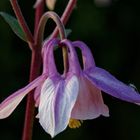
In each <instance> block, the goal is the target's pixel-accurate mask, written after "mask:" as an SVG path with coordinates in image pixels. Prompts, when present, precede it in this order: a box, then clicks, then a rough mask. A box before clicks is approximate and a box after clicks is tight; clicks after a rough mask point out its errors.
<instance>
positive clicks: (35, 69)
mask: <svg viewBox="0 0 140 140" xmlns="http://www.w3.org/2000/svg"><path fill="white" fill-rule="evenodd" d="M43 9H44V1H42V2H41V3H40V5H39V6H38V7H37V8H36V11H35V26H34V34H35V33H36V30H37V28H38V24H39V21H40V18H41V16H42V14H43V11H44V10H43ZM32 45H33V46H34V48H35V49H34V50H33V51H32V59H31V69H30V82H31V81H32V80H34V79H35V78H36V77H38V76H39V74H40V68H41V63H42V59H41V47H40V46H37V45H34V44H32ZM33 93H34V91H32V92H31V94H28V97H27V104H26V113H25V121H24V129H23V136H22V140H31V139H32V133H33V122H34V110H35V103H34V96H33Z"/></svg>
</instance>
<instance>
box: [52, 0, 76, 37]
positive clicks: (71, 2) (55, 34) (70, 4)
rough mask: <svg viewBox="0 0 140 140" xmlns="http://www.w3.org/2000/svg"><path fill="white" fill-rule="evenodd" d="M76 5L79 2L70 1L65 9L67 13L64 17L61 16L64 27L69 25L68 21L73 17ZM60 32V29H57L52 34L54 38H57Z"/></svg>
mask: <svg viewBox="0 0 140 140" xmlns="http://www.w3.org/2000/svg"><path fill="white" fill-rule="evenodd" d="M76 3H77V0H70V1H69V2H68V5H67V7H66V8H65V11H64V13H63V15H62V16H61V21H62V23H63V24H64V25H65V24H66V23H67V21H68V19H69V18H70V15H71V13H72V11H73V9H74V7H75V6H76ZM58 32H59V31H58V29H57V28H55V30H54V32H53V34H52V37H57V35H58Z"/></svg>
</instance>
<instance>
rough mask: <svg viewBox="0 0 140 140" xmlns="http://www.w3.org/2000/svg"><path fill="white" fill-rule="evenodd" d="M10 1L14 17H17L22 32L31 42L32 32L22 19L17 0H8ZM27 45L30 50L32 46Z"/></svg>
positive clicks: (32, 40)
mask: <svg viewBox="0 0 140 140" xmlns="http://www.w3.org/2000/svg"><path fill="white" fill-rule="evenodd" d="M10 2H11V5H12V7H13V10H14V12H15V15H16V17H17V19H18V22H19V24H20V26H21V28H22V30H23V31H24V33H25V35H26V38H27V40H28V41H29V42H30V43H33V42H34V38H33V36H32V33H31V32H30V30H29V28H28V26H27V24H26V21H25V19H24V16H23V15H22V12H21V10H20V7H19V5H18V3H17V0H10ZM29 47H30V48H31V50H32V49H33V48H32V47H33V46H31V45H29Z"/></svg>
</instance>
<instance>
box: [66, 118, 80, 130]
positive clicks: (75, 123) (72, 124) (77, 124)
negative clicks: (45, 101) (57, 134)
mask: <svg viewBox="0 0 140 140" xmlns="http://www.w3.org/2000/svg"><path fill="white" fill-rule="evenodd" d="M82 123H83V121H81V120H76V119H70V120H69V127H70V128H79V127H80V126H81V124H82Z"/></svg>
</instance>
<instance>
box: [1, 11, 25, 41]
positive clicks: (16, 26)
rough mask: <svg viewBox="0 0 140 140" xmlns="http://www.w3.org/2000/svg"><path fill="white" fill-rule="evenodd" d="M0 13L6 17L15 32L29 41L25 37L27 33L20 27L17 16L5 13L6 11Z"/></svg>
mask: <svg viewBox="0 0 140 140" xmlns="http://www.w3.org/2000/svg"><path fill="white" fill-rule="evenodd" d="M0 15H1V16H2V17H3V18H4V20H5V21H6V22H7V23H8V24H9V25H10V27H11V28H12V30H13V31H14V33H15V34H16V35H17V36H18V37H19V38H21V39H22V40H23V41H25V42H27V39H26V37H25V34H24V32H23V30H22V28H21V27H20V25H19V23H18V21H17V19H16V18H14V17H12V16H11V15H9V14H7V13H4V12H0Z"/></svg>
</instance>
